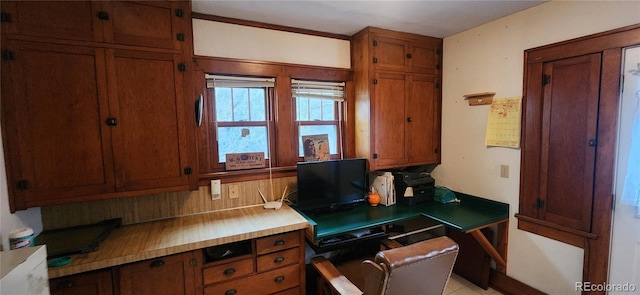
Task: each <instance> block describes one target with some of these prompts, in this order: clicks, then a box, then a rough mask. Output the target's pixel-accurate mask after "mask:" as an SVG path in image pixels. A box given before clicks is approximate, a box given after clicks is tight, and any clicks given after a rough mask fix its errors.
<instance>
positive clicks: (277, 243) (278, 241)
mask: <svg viewBox="0 0 640 295" xmlns="http://www.w3.org/2000/svg"><path fill="white" fill-rule="evenodd" d="M273 245H274V246H282V245H284V240H277V241H276V242H275V243H273Z"/></svg>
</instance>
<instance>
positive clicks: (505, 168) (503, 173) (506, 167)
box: [500, 164, 509, 178]
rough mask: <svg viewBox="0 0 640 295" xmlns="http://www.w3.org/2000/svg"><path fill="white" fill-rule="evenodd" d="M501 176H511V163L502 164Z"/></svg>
mask: <svg viewBox="0 0 640 295" xmlns="http://www.w3.org/2000/svg"><path fill="white" fill-rule="evenodd" d="M500 177H502V178H509V165H504V164H502V165H500Z"/></svg>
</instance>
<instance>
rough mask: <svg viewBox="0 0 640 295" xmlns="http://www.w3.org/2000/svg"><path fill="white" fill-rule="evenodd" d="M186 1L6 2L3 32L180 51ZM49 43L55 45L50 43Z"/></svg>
mask: <svg viewBox="0 0 640 295" xmlns="http://www.w3.org/2000/svg"><path fill="white" fill-rule="evenodd" d="M185 3H186V2H185V1H138V2H136V1H6V2H3V3H2V13H3V22H2V30H3V33H8V34H16V35H20V36H22V37H39V38H52V39H54V40H53V41H54V42H55V40H76V41H94V42H108V43H113V44H123V45H134V46H145V47H154V48H168V49H180V48H181V46H182V42H183V41H184V40H185V36H186V35H185V34H186V33H187V32H186V31H185V30H186V28H187V27H188V26H185V24H184V22H185V20H184V18H185V15H186V14H185V10H186V9H187V7H188V6H186V5H185ZM49 41H51V40H49Z"/></svg>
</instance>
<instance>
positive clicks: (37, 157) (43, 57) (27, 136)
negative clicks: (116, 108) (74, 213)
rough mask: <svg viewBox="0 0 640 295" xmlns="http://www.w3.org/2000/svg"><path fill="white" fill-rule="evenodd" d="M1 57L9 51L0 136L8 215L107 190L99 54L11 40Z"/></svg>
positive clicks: (108, 160) (106, 143) (106, 138)
mask: <svg viewBox="0 0 640 295" xmlns="http://www.w3.org/2000/svg"><path fill="white" fill-rule="evenodd" d="M3 50H6V51H5V53H7V52H11V54H8V53H7V54H5V60H3V62H2V112H3V113H2V119H3V122H2V123H3V125H2V129H3V132H4V144H5V153H6V158H5V159H6V161H7V167H8V168H7V174H8V179H9V188H10V190H11V191H12V192H13V194H12V195H13V201H14V204H13V209H25V208H26V207H27V206H40V205H44V204H54V203H58V202H59V200H64V199H73V198H74V197H77V196H83V195H89V194H98V193H105V192H111V191H113V185H114V176H113V166H112V164H111V163H112V158H111V154H112V151H111V147H110V144H109V140H110V137H111V134H110V130H109V128H108V127H107V126H106V124H105V120H106V118H107V115H108V105H107V93H106V90H107V86H106V77H105V74H104V73H105V64H104V51H103V50H102V49H95V48H89V47H81V46H73V47H71V46H61V45H50V44H39V43H30V42H11V41H10V42H7V43H6V44H4V45H3ZM6 55H11V57H8V56H6Z"/></svg>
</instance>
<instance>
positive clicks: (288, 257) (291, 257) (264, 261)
mask: <svg viewBox="0 0 640 295" xmlns="http://www.w3.org/2000/svg"><path fill="white" fill-rule="evenodd" d="M298 261H300V247H297V248H293V249H289V250H284V251H279V252H274V253H270V254H266V255H263V256H259V257H258V268H257V271H258V272H263V271H267V270H271V269H274V268H278V267H281V266H284V265H289V264H292V263H298Z"/></svg>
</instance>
